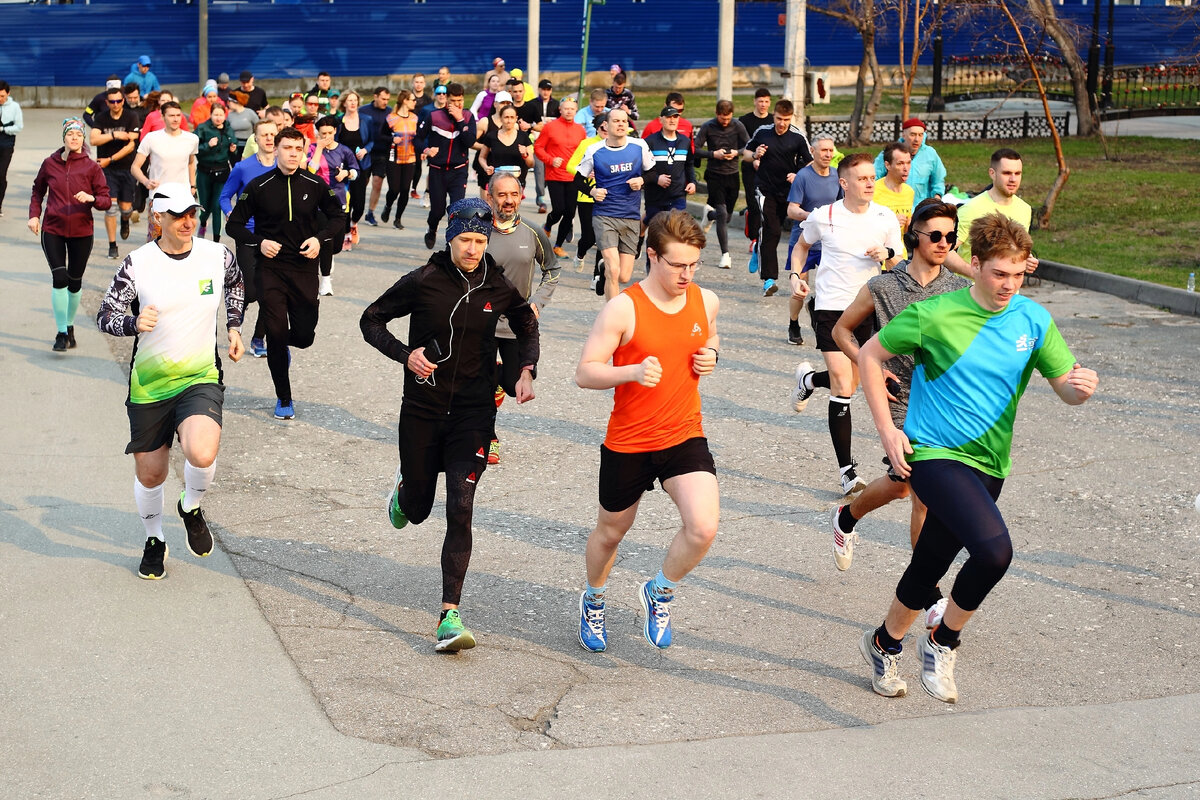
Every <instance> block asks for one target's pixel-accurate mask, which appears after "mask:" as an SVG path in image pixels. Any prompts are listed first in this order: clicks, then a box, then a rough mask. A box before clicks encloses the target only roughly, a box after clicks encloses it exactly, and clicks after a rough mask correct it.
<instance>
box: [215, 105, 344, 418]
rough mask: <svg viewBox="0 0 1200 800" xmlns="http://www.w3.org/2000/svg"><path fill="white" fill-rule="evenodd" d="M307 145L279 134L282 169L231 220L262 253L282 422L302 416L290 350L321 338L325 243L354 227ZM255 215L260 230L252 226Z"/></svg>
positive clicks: (232, 229)
mask: <svg viewBox="0 0 1200 800" xmlns="http://www.w3.org/2000/svg"><path fill="white" fill-rule="evenodd" d="M304 148H305V140H304V134H302V133H300V131H298V130H296V129H295V128H284V129H283V130H282V131H280V132H279V135H278V136H276V137H275V152H276V156H275V167H274V168H273V169H271V170H270V171H269V172H267V173H265V174H263V175H260V176H259V177H257V178H255V179H254V180H252V181H250V184H249V185H248V186H247V187H246V189H245V191H243V192H242V193H241V195H239V196H238V201H237V205H235V206H234V207H233V213H232V214H230V215H229V220H228V221H227V222H226V229H227V230H228V231H229V235H230V236H232V237H233V238H234V239H235V240H236V241H237V242H238V243H239V244H245V245H250V246H253V247H257V248H258V251H259V256H258V263H257V267H258V276H257V277H258V282H259V287H260V288H261V291H260V293H259V296H258V304H259V311H258V313H259V314H260V315H262V316H264V317H265V323H264V324H265V326H266V332H267V366H268V367H269V368H270V370H271V381H272V382H273V383H274V385H275V397H276V401H275V419H293V418H294V417H295V416H296V409H295V405H294V403H293V399H292V383H291V379H290V378H289V376H288V368H289V365H290V364H291V360H292V353H291V349H290V348H291V347H298V348H305V347H311V346H312V343H313V340H314V339H315V338H316V331H317V317H318V312H319V308H320V300H319V299H318V296H317V289H318V285H319V281H320V275H319V271H318V257H319V256H320V255H321V246H322V243H323V242H330V241H332V240H333V237H335V236H336V237H338V238H339V239H340V238H341V236H342V234H343V233H344V232H345V230H346V214H345V212H344V211H342V206H341V204H340V203H339V202H338V199H337V196H336V195H334V193H333V190H332V189H330V188H329V185H328V184H326V183H325V181H323V180H321V179H320V178H318V177H317V176H316V175H313V174H312V173H311V172H308V171H307V170H304V169H301V166H300V165H301V162H302V161H303V160H304ZM321 214H323V215H324V221H322V220H321V218H320V215H321ZM251 218H253V219H254V228H253V230H251V229H250V228H249V227H247V223H248V222H249V221H250V219H251Z"/></svg>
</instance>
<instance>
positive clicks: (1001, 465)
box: [879, 289, 1075, 478]
mask: <svg viewBox="0 0 1200 800" xmlns="http://www.w3.org/2000/svg"><path fill="white" fill-rule="evenodd" d="M879 343H880V344H881V345H883V347H884V348H885V349H886V350H887V351H888V352H890V353H894V354H897V355H900V354H908V353H911V354H912V355H913V357H914V359H915V361H916V366H915V368H914V370H913V376H912V387H911V392H910V395H909V400H908V416H907V418H906V419H905V422H904V433H905V434H906V435H907V436H908V439H909V442H910V443H911V444H912V448H913V453H912V455H910V456H908V460H909V461H927V460H930V459H951V460H954V461H960V462H962V463H964V464H967V465H968V466H971V467H974V468H976V469H978V470H980V471H982V472H985V473H987V474H988V475H992V476H995V477H997V478H1005V477H1007V476H1008V473H1009V472H1010V471H1011V470H1012V458H1011V456H1010V450H1011V448H1012V432H1013V422H1014V420H1015V419H1016V416H1017V403H1018V401H1019V400H1020V399H1021V395H1022V394H1024V392H1025V387H1026V386H1028V385H1029V378H1030V377H1031V376H1032V374H1033V370H1034V369H1037V371H1038V372H1040V373H1041V374H1042V376H1043V377H1045V378H1048V379H1049V378H1057V377H1059V376H1060V375H1063V374H1065V373H1067V372H1068V371H1069V370H1070V369H1071V368H1072V366H1073V365H1074V364H1075V357H1074V356H1073V355H1072V354H1071V350H1070V349H1069V348H1068V347H1067V344H1066V342H1064V341H1063V338H1062V334H1060V333H1059V331H1058V326H1057V325H1055V324H1054V320H1053V319H1052V318H1051V316H1050V312H1048V311H1047V310H1046V309H1044V308H1042V307H1041V306H1039V305H1038V304H1037V303H1035V302H1033V301H1032V300H1029V299H1028V298H1025V297H1022V296H1020V295H1017V296H1015V297H1014V298H1013V299H1012V301H1011V302H1010V303H1009V304H1008V306H1007V307H1006V308H1005V309H1003V310H1002V311H997V312H991V311H987V310H986V309H984V308H982V307H981V306H980V305H979V304H978V303H976V302H975V300H974V299H973V298H972V297H971V290H970V289H960V290H958V291H956V292H950V293H948V294H942V295H938V296H936V297H931V298H929V299H928V300H922V301H921V302H919V303H913V304H912V305H910V306H909V307H908V308H906V309H904V310H903V311H901V312H900V313H899V314H897V315H896V317H895V318H894V319H892V321H891V322H889V323H888V324H887V325H886V326H885V327H884V328H883V330H881V331H880V332H879Z"/></svg>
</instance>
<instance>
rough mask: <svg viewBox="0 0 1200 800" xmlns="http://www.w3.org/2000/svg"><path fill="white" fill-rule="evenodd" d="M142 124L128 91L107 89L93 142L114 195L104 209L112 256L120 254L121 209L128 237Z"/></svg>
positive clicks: (94, 125) (94, 123)
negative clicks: (129, 104) (130, 104)
mask: <svg viewBox="0 0 1200 800" xmlns="http://www.w3.org/2000/svg"><path fill="white" fill-rule="evenodd" d="M141 126H142V122H141V119H140V118H139V117H138V115H137V114H135V113H134V112H133V111H131V110H129V109H127V108H126V107H125V95H124V94H122V92H121V89H120V88H119V87H118V88H113V89H109V90H108V91H107V92H106V93H105V97H104V107H103V108H101V109H100V110H99V111H97V112H96V113H95V114H94V115H92V131H91V134H90V139H91V144H92V147H94V148H96V163H97V164H99V165H100V168H101V169H103V170H104V179H105V180H106V181H107V182H108V194H109V197H111V198H112V204H111V205H110V206H109V207H108V209H107V210H106V211H105V212H104V230H105V232H106V233H108V257H109V258H119V257H120V253H119V252H118V251H117V214H118V213H119V214H120V215H121V238H122V239H128V238H129V221H130V219H131V218H132V216H133V203H134V200H136V199H137V183H136V182H135V181H134V179H133V174H132V173H131V172H130V171H129V168H130V167H131V166H132V165H133V159H134V151H135V150H136V149H137V146H138V132H139V131H140V130H141Z"/></svg>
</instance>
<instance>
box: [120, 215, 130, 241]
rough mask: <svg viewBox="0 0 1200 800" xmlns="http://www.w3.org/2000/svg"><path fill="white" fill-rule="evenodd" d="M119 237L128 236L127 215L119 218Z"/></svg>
mask: <svg viewBox="0 0 1200 800" xmlns="http://www.w3.org/2000/svg"><path fill="white" fill-rule="evenodd" d="M121 238H122V239H128V238H129V217H122V218H121Z"/></svg>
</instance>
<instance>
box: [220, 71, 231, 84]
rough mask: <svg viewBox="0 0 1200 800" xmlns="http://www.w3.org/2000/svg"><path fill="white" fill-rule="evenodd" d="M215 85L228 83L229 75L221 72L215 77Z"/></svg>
mask: <svg viewBox="0 0 1200 800" xmlns="http://www.w3.org/2000/svg"><path fill="white" fill-rule="evenodd" d="M217 83H229V73H228V72H222V73H221V74H220V75H218V76H217Z"/></svg>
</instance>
